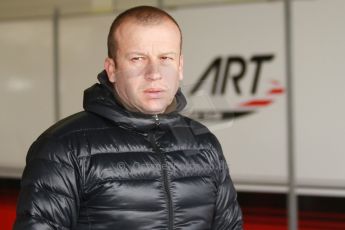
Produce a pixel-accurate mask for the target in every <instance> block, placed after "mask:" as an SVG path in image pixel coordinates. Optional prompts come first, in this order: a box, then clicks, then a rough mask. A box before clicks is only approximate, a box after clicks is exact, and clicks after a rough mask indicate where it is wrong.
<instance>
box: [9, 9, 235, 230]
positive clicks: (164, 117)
mask: <svg viewBox="0 0 345 230" xmlns="http://www.w3.org/2000/svg"><path fill="white" fill-rule="evenodd" d="M181 42H182V36H181V31H180V28H179V26H178V25H177V23H176V22H175V20H174V19H173V18H172V17H171V16H169V15H168V14H167V13H166V12H164V11H162V10H160V9H157V8H154V7H148V6H141V7H136V8H132V9H129V10H127V11H125V12H124V13H122V14H120V15H119V16H118V17H117V18H116V19H115V21H114V22H113V24H112V26H111V29H110V32H109V36H108V58H107V59H106V60H105V64H104V67H105V71H103V72H102V73H100V74H99V76H98V79H99V81H100V84H95V85H94V86H92V87H90V88H89V89H87V90H86V91H85V93H84V109H85V111H83V112H80V113H77V114H75V115H72V116H71V117H68V118H66V119H64V120H62V121H60V122H58V123H57V124H55V125H54V126H53V127H51V128H50V129H48V130H47V131H46V132H44V133H43V134H42V135H41V136H40V137H39V138H38V139H37V140H36V141H35V142H34V143H33V145H32V146H31V147H30V150H29V153H28V156H27V165H26V168H25V170H24V173H23V178H22V188H21V192H20V197H19V201H18V207H17V219H16V223H15V225H14V229H16V230H20V229H26V230H28V229H35V230H48V229H63V230H65V229H66V230H67V229H90V230H91V229H92V230H100V229H109V230H117V229H119V230H120V229H121V230H124V229H125V230H144V229H145V230H149V229H150V230H155V229H157V230H158V229H161V230H163V229H164V230H166V229H168V230H172V229H180V230H187V229H188V230H201V229H210V230H211V229H212V230H216V229H217V230H225V229H226V230H228V229H242V215H241V210H240V208H239V205H238V203H237V200H236V192H235V189H234V187H233V184H232V182H231V179H230V176H229V172H228V168H227V164H226V161H225V159H224V156H223V154H222V151H221V147H220V145H219V143H218V141H217V139H216V138H215V136H214V135H213V134H211V133H210V132H209V131H208V130H207V128H206V127H204V126H202V125H201V124H199V123H198V122H196V121H193V120H191V119H189V118H187V117H184V116H182V115H180V114H179V112H180V111H181V110H182V109H183V107H184V106H185V104H186V100H185V98H184V96H183V95H182V93H181V92H180V90H179V81H180V80H182V77H183V74H182V71H183V57H182V54H181Z"/></svg>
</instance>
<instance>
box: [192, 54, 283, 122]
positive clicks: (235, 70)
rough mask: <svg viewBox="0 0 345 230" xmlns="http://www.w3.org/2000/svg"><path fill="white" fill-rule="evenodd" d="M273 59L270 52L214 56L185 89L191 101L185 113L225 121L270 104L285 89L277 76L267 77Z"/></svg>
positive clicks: (196, 117)
mask: <svg viewBox="0 0 345 230" xmlns="http://www.w3.org/2000/svg"><path fill="white" fill-rule="evenodd" d="M274 59H275V56H274V55H273V54H259V55H253V56H252V57H250V58H248V59H245V58H244V57H242V56H228V57H225V58H222V57H216V58H214V59H213V60H212V61H211V63H210V64H209V65H208V67H207V68H206V69H205V71H204V72H203V73H202V74H201V76H200V77H199V78H198V79H197V81H196V83H195V84H194V85H193V86H192V88H191V89H189V90H188V93H189V98H190V99H191V101H192V108H191V109H190V113H189V114H188V116H190V117H193V118H195V119H198V120H204V121H212V120H218V121H219V120H228V119H233V118H238V117H244V116H245V115H249V114H253V113H254V112H256V111H259V110H260V109H261V108H263V107H268V106H270V105H272V104H273V103H274V101H275V100H277V99H278V97H279V95H281V94H283V93H284V91H285V90H284V88H283V87H282V84H281V82H280V81H279V80H277V78H274V77H272V78H271V77H267V75H269V74H267V73H269V67H270V65H272V64H273V63H274ZM265 69H266V71H264V70H265ZM263 73H265V74H263Z"/></svg>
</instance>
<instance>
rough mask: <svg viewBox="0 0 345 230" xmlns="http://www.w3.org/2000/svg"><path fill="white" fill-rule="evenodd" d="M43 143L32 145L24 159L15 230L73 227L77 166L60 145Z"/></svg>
mask: <svg viewBox="0 0 345 230" xmlns="http://www.w3.org/2000/svg"><path fill="white" fill-rule="evenodd" d="M41 139H42V138H41ZM43 139H44V140H39V141H36V142H34V143H33V145H32V146H31V147H30V149H29V152H28V155H27V159H26V167H25V169H24V172H23V176H22V181H21V190H20V194H19V199H18V204H17V216H16V221H15V224H14V226H13V229H14V230H24V229H25V230H37V229H40V230H52V229H54V230H57V229H58V230H69V229H72V228H73V227H74V226H75V225H76V221H77V217H78V207H79V195H78V185H77V180H76V178H77V174H78V173H77V172H78V170H77V169H76V167H75V166H74V165H76V162H75V161H74V160H73V157H72V154H71V151H68V150H67V147H66V146H63V145H62V144H61V143H59V141H57V140H55V139H52V138H43Z"/></svg>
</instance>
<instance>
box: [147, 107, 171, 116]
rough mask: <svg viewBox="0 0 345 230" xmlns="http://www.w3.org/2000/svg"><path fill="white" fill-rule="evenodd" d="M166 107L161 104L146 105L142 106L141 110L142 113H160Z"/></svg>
mask: <svg viewBox="0 0 345 230" xmlns="http://www.w3.org/2000/svg"><path fill="white" fill-rule="evenodd" d="M166 108H167V106H162V105H148V106H145V107H144V108H142V109H141V112H142V113H144V114H151V115H155V114H162V113H164V111H165V109H166Z"/></svg>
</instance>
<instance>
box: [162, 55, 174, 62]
mask: <svg viewBox="0 0 345 230" xmlns="http://www.w3.org/2000/svg"><path fill="white" fill-rule="evenodd" d="M161 60H163V61H170V60H173V58H172V57H167V56H162V57H161Z"/></svg>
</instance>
